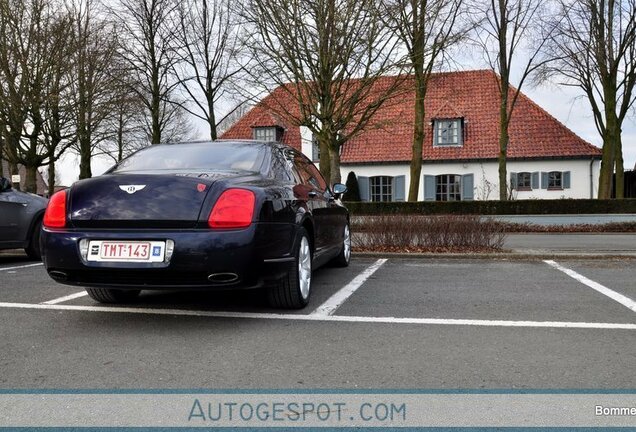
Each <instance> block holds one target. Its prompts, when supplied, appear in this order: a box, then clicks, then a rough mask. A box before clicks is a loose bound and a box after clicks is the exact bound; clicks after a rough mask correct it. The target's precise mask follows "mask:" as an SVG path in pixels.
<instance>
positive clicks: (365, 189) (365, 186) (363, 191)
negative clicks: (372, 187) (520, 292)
mask: <svg viewBox="0 0 636 432" xmlns="http://www.w3.org/2000/svg"><path fill="white" fill-rule="evenodd" d="M358 189H359V190H360V201H369V199H370V198H369V177H363V176H358Z"/></svg>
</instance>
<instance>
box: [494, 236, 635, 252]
mask: <svg viewBox="0 0 636 432" xmlns="http://www.w3.org/2000/svg"><path fill="white" fill-rule="evenodd" d="M504 247H505V248H506V249H510V250H513V251H514V252H517V253H539V254H540V253H554V252H556V253H585V254H594V255H602V254H624V253H627V254H631V253H634V254H636V233H630V234H624V233H616V234H599V233H589V234H570V233H567V234H565V233H564V234H560V233H547V234H539V233H532V234H508V235H507V236H506V242H505V244H504Z"/></svg>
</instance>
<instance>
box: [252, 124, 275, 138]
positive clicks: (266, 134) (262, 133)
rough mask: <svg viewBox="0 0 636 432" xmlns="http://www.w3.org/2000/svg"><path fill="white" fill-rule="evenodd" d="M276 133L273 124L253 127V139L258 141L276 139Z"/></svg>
mask: <svg viewBox="0 0 636 432" xmlns="http://www.w3.org/2000/svg"><path fill="white" fill-rule="evenodd" d="M276 135H277V134H276V127H275V126H273V127H255V128H254V139H255V140H258V141H278V140H277V139H276V138H277V137H276Z"/></svg>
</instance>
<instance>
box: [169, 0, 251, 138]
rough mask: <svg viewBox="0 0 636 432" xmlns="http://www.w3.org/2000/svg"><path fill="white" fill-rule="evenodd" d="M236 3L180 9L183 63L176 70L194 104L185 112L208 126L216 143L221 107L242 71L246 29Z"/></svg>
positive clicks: (195, 2)
mask: <svg viewBox="0 0 636 432" xmlns="http://www.w3.org/2000/svg"><path fill="white" fill-rule="evenodd" d="M232 3H234V1H233V0H186V1H183V2H182V3H181V5H180V6H179V33H178V38H179V45H180V49H179V55H180V58H181V60H182V61H181V62H180V63H179V64H178V65H177V67H176V75H177V77H178V81H179V83H180V84H181V86H182V89H183V90H184V91H185V92H186V93H187V94H188V95H189V102H190V104H184V105H183V108H184V109H186V110H187V111H188V112H189V113H190V114H192V115H193V116H195V117H197V118H200V119H201V120H204V121H205V122H207V124H208V125H209V127H210V139H212V140H215V139H216V138H217V113H216V111H217V110H218V103H219V101H220V100H222V99H223V98H224V96H226V94H227V92H228V91H230V90H231V88H232V84H233V79H234V78H235V77H236V76H237V75H238V74H239V73H240V72H241V71H242V68H241V65H240V64H239V62H238V51H239V49H240V46H239V41H240V32H241V29H242V27H241V26H240V25H239V23H238V19H237V17H236V14H234V13H233V11H234V9H233V8H232V7H231V5H232ZM201 95H202V96H203V97H202V98H201V97H200V96H201ZM189 105H192V108H189Z"/></svg>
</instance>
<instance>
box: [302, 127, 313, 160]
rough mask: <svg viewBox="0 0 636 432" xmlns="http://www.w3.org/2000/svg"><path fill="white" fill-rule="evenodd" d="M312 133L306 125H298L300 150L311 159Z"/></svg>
mask: <svg viewBox="0 0 636 432" xmlns="http://www.w3.org/2000/svg"><path fill="white" fill-rule="evenodd" d="M313 137H314V135H313V134H312V133H311V131H310V130H309V128H308V127H307V126H301V127H300V144H301V150H300V151H301V152H303V154H304V155H305V156H307V157H308V158H309V159H311V158H312V157H313V156H312V151H313V142H314V139H313Z"/></svg>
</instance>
